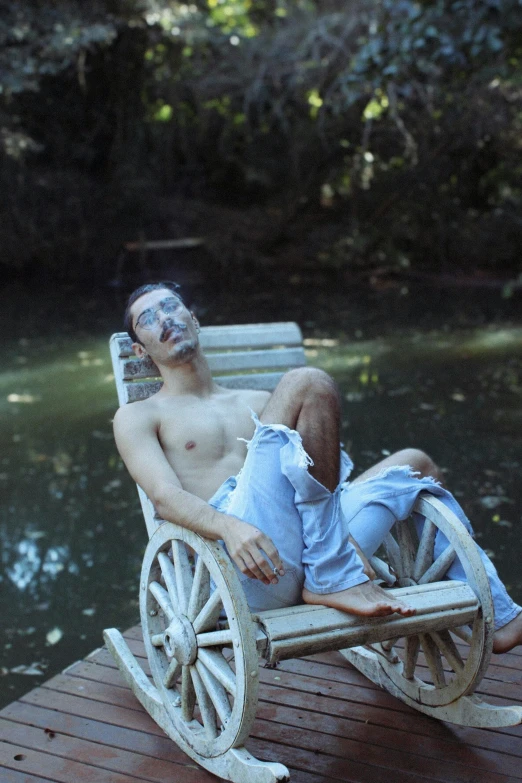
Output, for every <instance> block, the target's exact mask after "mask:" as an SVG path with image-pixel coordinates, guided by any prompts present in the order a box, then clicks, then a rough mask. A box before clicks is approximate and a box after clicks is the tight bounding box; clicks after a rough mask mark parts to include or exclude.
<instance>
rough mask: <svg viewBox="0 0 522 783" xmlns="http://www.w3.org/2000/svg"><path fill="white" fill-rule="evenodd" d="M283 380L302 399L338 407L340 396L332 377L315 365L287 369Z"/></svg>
mask: <svg viewBox="0 0 522 783" xmlns="http://www.w3.org/2000/svg"><path fill="white" fill-rule="evenodd" d="M283 381H284V382H286V383H288V384H290V385H291V386H292V387H293V389H294V392H295V393H296V394H297V395H299V396H300V397H301V399H302V400H303V401H308V402H312V403H322V404H327V405H329V406H334V407H336V408H339V409H340V405H341V398H340V395H339V390H338V388H337V384H336V383H335V381H334V380H333V378H331V377H330V375H328V373H326V372H324V370H320V369H318V368H317V367H297V368H296V369H294V370H289V371H288V372H287V373H286V374H285V375H284V378H283Z"/></svg>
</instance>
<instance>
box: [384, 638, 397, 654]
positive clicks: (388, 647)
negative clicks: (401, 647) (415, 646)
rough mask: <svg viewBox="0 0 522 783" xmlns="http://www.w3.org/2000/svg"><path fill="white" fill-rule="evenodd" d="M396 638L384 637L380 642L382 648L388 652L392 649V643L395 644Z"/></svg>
mask: <svg viewBox="0 0 522 783" xmlns="http://www.w3.org/2000/svg"><path fill="white" fill-rule="evenodd" d="M397 638H398V637H395V638H394V639H385V640H384V641H383V642H381V647H382V649H383V650H385V651H386V652H389V651H390V650H391V649H392V647H393V645H394V644H396V642H397Z"/></svg>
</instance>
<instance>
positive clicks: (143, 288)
mask: <svg viewBox="0 0 522 783" xmlns="http://www.w3.org/2000/svg"><path fill="white" fill-rule="evenodd" d="M163 288H166V289H167V291H172V293H173V294H175V295H176V296H177V297H178V299H181V301H182V302H183V299H182V297H181V296H180V293H179V288H180V287H179V285H178V283H175V282H174V281H173V280H160V281H159V282H158V283H146V284H145V285H140V287H139V288H137V289H136V290H135V291H133V292H132V294H131V295H130V296H129V298H128V300H127V307H126V308H125V315H124V316H123V326H124V328H125V331H126V332H128V333H129V335H130V337H131V340H132V342H133V343H139V342H141V341H140V340H139V339H138V336H137V334H136V332H135V331H134V327H133V325H132V314H131V307H132V305H133V304H134V302H135V301H136V299H139V298H140V296H143V295H144V294H149V293H150V292H151V291H158V290H159V289H163Z"/></svg>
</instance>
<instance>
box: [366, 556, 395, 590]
mask: <svg viewBox="0 0 522 783" xmlns="http://www.w3.org/2000/svg"><path fill="white" fill-rule="evenodd" d="M370 565H371V567H372V568H373V570H374V571H375V573H376V574H377V576H378V578H379V579H382V581H383V582H385V583H386V584H387V585H394V584H395V582H396V581H397V580H396V578H395V576H394V575H393V573H392V571H391V569H390V566H389V565H388V563H385V562H384V560H381V559H380V557H376V556H375V555H373V557H370Z"/></svg>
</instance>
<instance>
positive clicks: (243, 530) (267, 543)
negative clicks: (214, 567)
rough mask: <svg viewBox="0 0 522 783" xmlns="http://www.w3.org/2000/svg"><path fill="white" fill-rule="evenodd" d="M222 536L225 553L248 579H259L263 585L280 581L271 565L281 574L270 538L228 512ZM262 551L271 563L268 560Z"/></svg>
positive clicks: (281, 566)
mask: <svg viewBox="0 0 522 783" xmlns="http://www.w3.org/2000/svg"><path fill="white" fill-rule="evenodd" d="M222 535H223V541H224V542H225V544H226V547H227V550H228V554H229V555H230V557H231V558H232V560H233V561H234V563H235V564H236V565H237V567H238V568H239V570H240V571H241V573H243V574H245V575H246V576H249V577H250V578H251V579H259V581H260V582H263V584H265V585H269V584H274V585H275V584H277V582H278V581H279V580H278V578H277V575H276V574H275V573H274V568H276V569H277V572H278V574H280V575H281V576H283V575H284V567H283V562H282V560H281V558H280V557H279V552H278V551H277V549H276V548H275V546H274V543H273V541H272V540H271V539H270V538H269V537H268V536H267V535H265V534H264V533H262V532H261V530H258V528H257V527H254V526H253V525H250V524H249V523H248V522H243V520H242V519H238V518H237V517H233V516H230V515H227V522H226V525H224V526H223V528H222ZM265 554H266V555H267V556H268V557H269V558H270V560H271V561H272V563H273V565H271V564H270V563H269V562H268V560H267V559H266V557H265Z"/></svg>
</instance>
